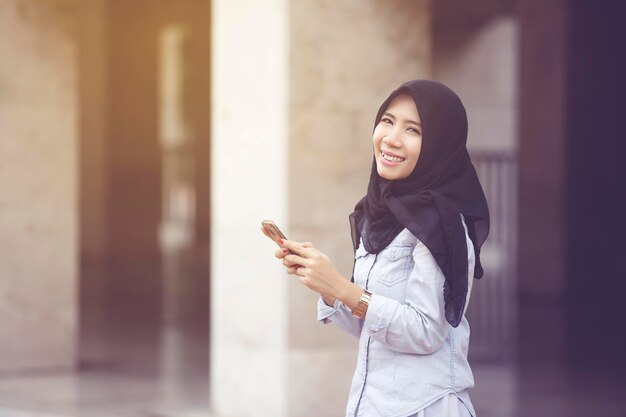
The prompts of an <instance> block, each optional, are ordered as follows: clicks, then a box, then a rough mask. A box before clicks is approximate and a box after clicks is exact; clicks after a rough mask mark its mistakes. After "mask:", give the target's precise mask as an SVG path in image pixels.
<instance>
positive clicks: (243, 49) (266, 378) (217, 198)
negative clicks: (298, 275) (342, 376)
mask: <svg viewBox="0 0 626 417" xmlns="http://www.w3.org/2000/svg"><path fill="white" fill-rule="evenodd" d="M287 19H288V16H287V4H286V1H285V0H264V1H261V0H256V1H250V0H235V1H234V0H216V1H214V2H213V11H212V30H213V33H212V42H213V47H212V62H213V80H212V108H211V113H212V114H211V120H212V127H211V132H212V145H211V146H212V149H211V178H212V184H211V193H212V194H211V210H212V219H211V220H212V226H211V302H210V303H211V336H210V340H211V368H210V373H211V401H212V409H213V411H214V413H215V414H217V415H219V416H233V417H234V416H238V417H244V416H276V417H282V416H286V415H287V400H288V398H287V393H288V384H287V366H288V363H287V337H288V334H287V323H288V321H289V317H288V306H289V302H290V300H289V299H288V294H287V283H288V278H287V276H286V275H285V274H284V273H283V272H282V268H281V266H280V265H279V264H278V262H276V261H275V259H274V258H273V257H272V253H273V251H274V250H275V248H276V247H275V245H274V244H273V243H272V242H271V241H269V240H268V239H267V238H266V237H265V236H263V234H262V233H261V231H260V227H261V220H263V219H273V220H274V221H275V222H276V223H277V224H278V225H279V227H282V228H283V229H284V232H285V233H286V234H288V235H289V234H290V233H289V232H290V230H289V229H288V226H289V222H288V211H287V209H288V201H289V200H288V199H289V194H288V189H287V184H288V175H289V172H288V162H287V156H288V153H287V150H288V137H287V135H288V120H289V110H288V87H289V85H288V53H289V50H288V45H289V39H288V20H287Z"/></svg>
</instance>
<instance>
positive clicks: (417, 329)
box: [318, 223, 476, 417]
mask: <svg viewBox="0 0 626 417" xmlns="http://www.w3.org/2000/svg"><path fill="white" fill-rule="evenodd" d="M463 225H464V227H465V223H464V224H463ZM465 230H466V241H467V249H468V251H467V252H468V258H469V259H468V264H469V268H468V287H469V291H468V294H467V302H468V303H469V296H470V291H471V285H472V281H473V271H474V262H475V259H474V247H473V244H472V241H471V240H470V239H469V237H468V236H467V228H466V229H465ZM355 258H356V261H355V265H354V281H355V283H356V284H357V285H358V286H360V287H361V288H367V289H368V290H369V291H371V292H372V293H373V296H372V299H371V301H370V303H369V307H368V310H367V315H366V316H365V320H360V319H357V318H356V317H354V316H352V312H351V311H350V309H349V308H348V307H346V306H345V305H344V304H343V303H341V302H340V301H338V300H337V301H336V302H335V304H334V305H333V306H332V307H330V306H328V305H326V303H324V301H323V300H322V299H321V298H320V300H319V303H318V319H319V320H320V321H321V322H323V323H329V322H333V323H335V324H336V325H338V326H339V327H340V328H342V329H343V330H345V331H346V332H348V333H350V334H351V335H353V336H355V337H357V338H358V339H359V352H358V359H357V366H356V370H355V372H354V377H353V379H352V386H351V388H350V396H349V399H348V405H347V408H346V416H349V417H356V416H358V417H374V416H376V417H406V416H411V415H413V414H415V413H417V412H418V411H420V410H423V409H424V408H426V407H428V406H429V405H430V404H432V403H434V402H435V401H437V400H438V399H440V398H442V397H444V396H446V395H448V394H450V393H453V394H455V395H457V396H458V397H459V399H460V400H461V401H462V402H463V403H465V405H466V406H467V407H468V408H469V410H470V411H471V413H472V415H473V416H475V415H476V413H475V412H474V408H473V406H472V403H471V401H470V398H469V395H468V393H467V389H469V388H471V387H473V386H474V378H473V375H472V371H471V369H470V366H469V363H468V361H467V351H468V345H469V336H470V328H469V323H468V322H467V319H466V318H465V316H463V319H462V320H461V323H460V324H459V326H458V327H456V328H453V327H452V326H450V324H449V323H448V322H447V321H446V318H445V313H444V299H443V285H444V280H445V278H444V275H443V272H442V271H441V269H440V268H439V266H438V265H437V262H436V261H435V259H434V258H433V256H432V255H431V253H430V251H429V250H428V248H427V247H426V246H425V245H424V244H423V243H422V242H420V241H419V240H418V239H417V238H416V237H415V236H414V235H413V234H412V233H411V232H410V231H409V230H408V229H404V230H403V231H402V232H400V234H398V236H396V238H395V239H394V240H393V241H392V242H391V243H390V244H389V246H387V247H386V248H385V249H384V250H382V251H381V252H380V253H378V254H370V253H368V252H367V251H366V250H365V249H364V247H363V242H362V241H361V244H360V245H359V248H358V249H357V251H356V253H355ZM466 309H467V303H466Z"/></svg>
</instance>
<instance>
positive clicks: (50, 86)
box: [0, 0, 78, 370]
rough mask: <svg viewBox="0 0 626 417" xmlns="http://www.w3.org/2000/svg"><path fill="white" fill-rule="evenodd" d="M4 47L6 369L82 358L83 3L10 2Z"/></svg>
mask: <svg viewBox="0 0 626 417" xmlns="http://www.w3.org/2000/svg"><path fill="white" fill-rule="evenodd" d="M0 56H1V57H2V65H0V207H2V209H1V210H0V317H2V320H0V334H2V344H1V345H0V370H13V369H24V368H35V367H61V366H72V365H73V364H74V360H75V356H74V353H75V337H76V328H77V300H76V288H77V279H76V278H77V216H78V214H77V204H76V200H77V160H76V158H77V131H76V125H77V71H76V69H77V42H76V2H75V1H73V0H54V1H53V0H46V1H43V0H36V1H35V0H33V1H17V0H4V1H2V2H1V3H0Z"/></svg>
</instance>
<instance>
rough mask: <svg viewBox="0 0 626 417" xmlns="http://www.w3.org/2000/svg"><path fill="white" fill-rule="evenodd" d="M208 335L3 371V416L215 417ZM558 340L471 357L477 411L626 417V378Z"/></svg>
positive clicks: (527, 416)
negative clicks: (152, 366)
mask: <svg viewBox="0 0 626 417" xmlns="http://www.w3.org/2000/svg"><path fill="white" fill-rule="evenodd" d="M205 336H206V335H201V336H200V337H199V335H198V334H197V333H194V332H189V331H181V330H174V329H171V330H168V331H165V332H164V333H163V343H162V349H161V351H160V353H159V355H160V366H159V369H158V371H156V372H155V371H150V370H145V369H144V370H142V369H126V368H121V367H115V366H110V365H106V364H95V363H94V364H90V365H85V366H83V367H82V369H81V371H80V372H68V371H62V370H60V371H50V372H47V373H25V374H13V375H0V417H210V413H209V411H208V410H209V398H208V394H209V387H208V375H207V374H208V372H207V370H208V364H209V358H208V349H207V341H206V338H205ZM552 339H554V340H553V341H552V342H550V337H548V336H546V335H541V334H540V332H539V333H538V334H537V337H529V338H527V340H531V341H534V342H525V343H521V345H520V346H521V349H526V351H527V352H531V354H530V355H525V356H524V355H521V356H520V355H516V357H515V359H508V360H506V359H501V360H498V361H495V362H494V361H487V360H484V359H481V360H474V361H473V362H472V368H473V370H474V376H475V380H476V386H475V387H474V389H473V390H472V391H471V395H472V401H473V402H474V406H475V408H476V410H477V413H478V415H479V416H480V417H626V380H625V379H624V378H621V379H620V378H617V377H615V376H610V375H608V374H603V373H599V372H590V371H583V370H581V369H572V367H571V366H567V365H565V364H564V361H563V360H561V355H560V354H559V352H558V350H554V349H552V350H551V349H550V348H549V347H546V346H548V344H549V343H557V344H558V343H560V342H559V341H558V340H556V338H552ZM537 341H540V342H541V344H542V349H541V350H538V352H551V353H549V355H547V356H546V355H545V354H544V355H543V356H539V355H535V354H533V353H532V352H534V350H533V349H536V344H537ZM526 347H527V348H526ZM520 357H523V358H524V359H520ZM259 417H271V416H259Z"/></svg>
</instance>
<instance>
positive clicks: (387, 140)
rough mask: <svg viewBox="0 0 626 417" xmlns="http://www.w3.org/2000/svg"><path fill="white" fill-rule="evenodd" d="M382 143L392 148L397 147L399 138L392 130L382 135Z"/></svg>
mask: <svg viewBox="0 0 626 417" xmlns="http://www.w3.org/2000/svg"><path fill="white" fill-rule="evenodd" d="M383 143H384V144H385V145H387V146H392V147H394V148H397V147H399V146H400V138H399V136H398V134H397V132H395V131H393V132H389V133H387V135H386V136H384V137H383Z"/></svg>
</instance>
